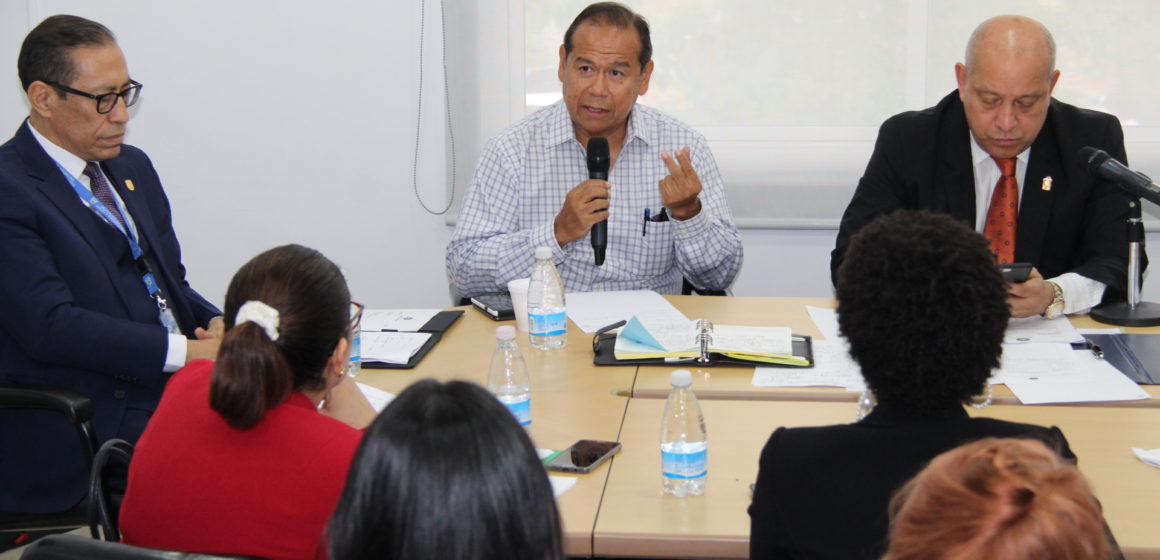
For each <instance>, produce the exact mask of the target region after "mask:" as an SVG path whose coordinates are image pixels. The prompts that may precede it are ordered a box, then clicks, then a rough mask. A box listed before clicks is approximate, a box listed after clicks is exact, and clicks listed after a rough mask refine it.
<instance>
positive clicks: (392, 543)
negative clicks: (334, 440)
mask: <svg viewBox="0 0 1160 560" xmlns="http://www.w3.org/2000/svg"><path fill="white" fill-rule="evenodd" d="M329 533H330V538H329V540H330V558H331V559H332V560H355V559H364V558H365V559H376V560H378V559H393V558H398V559H403V558H440V559H444V560H456V559H468V558H470V559H473V560H487V559H497V560H499V559H511V560H520V559H536V560H544V559H559V558H562V556H563V555H562V552H561V537H560V520H559V516H558V514H557V512H556V502H555V499H554V498H553V496H552V489H551V485H550V484H549V483H548V477H547V474H546V473H545V472H544V467H543V465H541V464H540V461H539V459H538V457H537V456H536V451H535V449H534V448H533V447H532V442H531V440H530V439H528V436H527V434H526V433H525V432H524V430H523V428H521V427H520V425H519V424H518V423H517V422H516V420H515V418H514V417H512V414H511V412H509V411H508V410H507V408H505V407H504V406H503V405H502V404H500V402H499V401H498V400H496V398H495V397H494V396H492V395H491V394H490V393H488V392H487V391H486V390H484V389H483V388H482V387H479V386H478V385H473V384H471V383H466V382H462V381H451V382H449V383H446V384H442V383H439V382H437V381H434V380H431V379H428V380H424V381H420V382H418V383H415V384H413V385H411V386H410V387H408V388H407V389H406V390H404V391H403V392H402V393H400V394H399V396H398V397H396V398H395V400H394V401H392V402H391V404H390V405H389V406H387V408H386V410H384V411H383V413H382V414H381V415H379V417H378V418H377V419H376V420H375V422H374V423H373V424H372V425H371V427H370V428H369V429H368V430H367V434H366V436H365V437H364V438H363V442H362V445H361V446H360V447H359V450H358V454H357V455H356V456H355V459H354V464H353V465H351V469H350V475H349V476H348V477H347V483H346V489H345V490H343V493H342V498H341V500H339V504H338V508H337V509H336V511H335V513H334V518H333V519H332V520H331V523H330V529H329Z"/></svg>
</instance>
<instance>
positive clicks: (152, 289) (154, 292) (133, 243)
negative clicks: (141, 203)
mask: <svg viewBox="0 0 1160 560" xmlns="http://www.w3.org/2000/svg"><path fill="white" fill-rule="evenodd" d="M56 166H57V167H58V168H60V172H61V173H64V176H65V178H67V179H68V183H69V185H72V188H73V190H74V191H76V193H77V196H79V197H81V200H82V201H84V202H85V204H88V206H89V208H90V209H92V211H93V212H96V214H97V215H98V216H100V217H101V219H102V220H104V221H105V223H107V224H109V225H111V226H113V227H114V228H117V231H119V232H121V235H124V236H125V239H127V240H128V241H129V250H130V251H131V252H132V254H133V260H134V261H136V263H137V271H138V272H139V273H140V274H141V281H142V282H144V283H145V289H146V290H147V291H148V292H149V296H150V297H152V298H153V299H154V300H155V301H156V302H157V307H158V308H160V309H161V310H162V311H165V309H166V308H167V304H166V302H165V298H163V297H161V288H160V286H158V285H157V279H156V278H154V277H153V271H151V270H150V269H149V263H148V262H146V260H145V257H144V251H142V250H141V245H139V244H138V243H137V235H136V232H134V231H132V230H131V229H127V227H126V226H125V225H122V224H121V221H120V220H118V219H117V218H116V216H114V215H113V213H112V212H110V211H109V208H108V207H107V206H105V203H104V202H101V199H99V198H97V195H95V194H93V193H92V191H90V190H89V189H86V188H85V186H84V185H82V184H81V182H80V180H78V179H77V178H76V177H74V176H73V174H72V173H69V172H68V170H67V169H65V168H64V166H63V165H61V164H60V163H59V162H57V163H56ZM109 188H110V189H111V188H113V187H112V185H110V186H109ZM113 200H114V201H116V198H114V199H113ZM118 209H119V210H120V211H121V215H122V216H128V215H129V213H128V211H127V210H126V209H125V208H123V207H119V208H118ZM125 223H126V224H127V223H128V218H127V217H126V219H125Z"/></svg>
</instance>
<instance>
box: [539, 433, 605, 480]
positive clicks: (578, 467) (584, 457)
mask: <svg viewBox="0 0 1160 560" xmlns="http://www.w3.org/2000/svg"><path fill="white" fill-rule="evenodd" d="M617 451H620V442H619V441H596V440H593V439H582V440H580V441H578V442H576V443H573V444H572V446H571V447H569V448H568V449H565V450H563V451H561V452H559V453H557V454H556V456H554V457H552V458H551V459H549V460H548V462H547V463H545V464H544V467H545V468H547V469H548V470H550V471H561V472H570V473H587V472H591V471H592V469H595V468H596V467H598V466H600V464H601V463H603V462H605V461H607V460H608V459H609V458H610V457H612V456H613V455H616V452H617Z"/></svg>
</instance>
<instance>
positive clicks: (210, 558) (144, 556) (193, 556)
mask: <svg viewBox="0 0 1160 560" xmlns="http://www.w3.org/2000/svg"><path fill="white" fill-rule="evenodd" d="M20 558H21V560H80V559H86V560H87V559H89V558H107V559H109V560H244V559H248V558H249V557H246V556H218V555H215V554H198V553H194V552H177V551H172V550H159V549H156V548H145V547H142V546H132V545H128V544H121V543H115V542H107V541H102V540H97V539H90V538H87V537H82V536H79V535H51V536H48V537H44V538H43V539H40V540H38V541H36V542H34V543H32V545H30V546H29V547H28V548H26V549H24V554H23V555H22V556H21V557H20Z"/></svg>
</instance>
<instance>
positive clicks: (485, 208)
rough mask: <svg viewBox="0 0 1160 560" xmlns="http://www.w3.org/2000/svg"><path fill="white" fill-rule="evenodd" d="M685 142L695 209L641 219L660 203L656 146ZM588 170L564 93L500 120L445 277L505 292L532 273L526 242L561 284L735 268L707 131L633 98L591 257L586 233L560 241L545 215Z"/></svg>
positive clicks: (606, 284) (712, 282) (647, 280)
mask: <svg viewBox="0 0 1160 560" xmlns="http://www.w3.org/2000/svg"><path fill="white" fill-rule="evenodd" d="M685 146H689V147H691V148H692V161H693V166H694V167H695V168H696V170H697V174H698V175H699V176H700V178H701V185H702V187H701V189H702V190H701V194H700V199H701V212H700V213H699V214H697V215H696V216H694V217H692V218H690V219H688V220H685V221H676V220H670V221H667V222H650V223H649V224H648V227H647V233H646V234H645V235H642V226H643V225H644V210H645V209H646V208H648V209H650V210H651V212H652V215H654V216H655V215H657V213H659V212H660V210H661V207H662V206H661V194H660V189H659V186H658V184H659V182H660V180H661V179H663V178H665V177H666V176H668V174H669V171H668V168H667V167H665V163H664V161H663V160H662V159H661V157H660V154H661V152H669V153H672V152H675V151H676V150H678V149H680V148H682V147H685ZM587 179H588V167H587V162H586V159H585V151H584V147H583V146H582V145H581V144H580V142H579V141H578V140H576V135H575V133H574V131H573V129H572V120H571V117H570V116H569V114H568V109H567V107H566V106H565V105H564V102H563V101H559V102H557V103H555V104H554V105H551V106H549V107H545V108H543V109H540V110H539V111H536V112H535V113H533V114H531V115H529V116H528V117H526V118H524V119H523V120H521V121H520V122H518V123H516V124H514V125H512V126H510V127H508V128H507V129H506V130H504V131H503V132H502V133H501V134H500V135H499V136H497V137H496V138H493V139H492V140H491V141H490V142H488V144H487V146H486V147H485V148H484V151H483V156H482V157H481V158H480V161H479V165H478V167H476V170H475V176H474V178H473V179H472V184H471V189H470V190H469V191H468V193H467V199H466V200H465V201H464V204H463V210H462V211H461V212H460V214H459V222H458V225H457V226H456V228H455V235H454V236H453V237H452V239H451V243H450V244H449V245H448V246H447V274H448V276H449V278H450V281H451V284H452V287H453V289H454V290H455V292H456V293H457V294H458V295H459V296H461V297H470V296H474V295H478V294H487V293H501V292H506V291H507V283H508V281H510V280H513V279H516V278H526V277H528V276H529V275H530V274H531V270H532V264H533V263H534V261H535V257H534V254H533V253H534V252H535V248H536V247H551V248H552V252H553V256H554V258H555V261H556V268H557V269H559V271H560V276H561V277H562V278H563V279H564V289H565V290H567V291H596V290H636V289H647V290H654V291H657V292H660V293H668V294H675V293H680V289H681V277H682V276H684V277H686V278H688V279H689V281H690V282H692V284H693V285H694V286H696V287H698V288H703V289H712V290H723V289H725V288H726V287H728V286H729V284H730V283H731V282H733V278H734V277H736V276H737V271H738V270H739V269H740V268H741V253H742V251H741V234H740V233H739V232H738V231H737V227H736V226H734V225H733V218H732V216H731V214H730V212H729V206H728V205H727V203H726V201H725V191H724V188H725V187H724V183H723V181H722V180H721V173H720V171H718V169H717V162H716V161H715V160H714V159H713V154H712V153H711V152H710V151H709V144H708V142H706V141H705V138H704V137H703V136H702V135H701V134H699V133H697V132H696V131H694V130H693V129H692V128H690V127H688V126H686V125H685V124H683V123H681V122H680V121H678V120H676V119H674V118H672V117H670V116H668V115H665V114H663V113H661V112H660V111H657V110H655V109H650V108H648V107H642V106H641V105H639V104H638V105H636V106H635V107H634V108H633V110H632V113H630V115H629V119H628V132H627V134H626V136H625V141H624V146H623V147H622V148H621V151H620V155H619V156H618V157H617V159H616V164H615V166H614V167H613V168H612V169H611V170H610V172H609V177H608V182H609V183H611V184H612V190H611V194H610V199H609V202H610V207H609V210H608V214H609V215H608V250H607V258H606V259H605V262H604V265H603V266H596V265H595V263H594V260H593V252H592V246H591V243H590V241H589V238H588V236H585V237H583V238H582V239H580V240H577V241H574V242H572V243H568V244H566V245H565V246H564V247H560V246H559V245H557V243H556V236H555V232H554V229H553V223H554V221H555V218H556V214H557V213H559V211H560V208H561V207H562V206H563V204H564V196H565V195H566V194H567V193H568V191H570V190H572V188H573V187H575V186H576V185H578V184H580V183H582V182H584V181H586V180H587Z"/></svg>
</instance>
